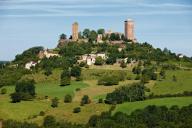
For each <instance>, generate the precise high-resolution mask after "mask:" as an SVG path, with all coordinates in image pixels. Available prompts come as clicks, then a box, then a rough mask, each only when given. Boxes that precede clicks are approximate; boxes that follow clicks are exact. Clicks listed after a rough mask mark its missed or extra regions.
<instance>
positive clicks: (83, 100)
mask: <svg viewBox="0 0 192 128" xmlns="http://www.w3.org/2000/svg"><path fill="white" fill-rule="evenodd" d="M90 102H91V100H90V99H89V96H88V95H84V96H83V97H82V99H81V106H83V105H84V104H89V103H90Z"/></svg>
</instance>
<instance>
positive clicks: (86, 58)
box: [79, 53, 107, 65]
mask: <svg viewBox="0 0 192 128" xmlns="http://www.w3.org/2000/svg"><path fill="white" fill-rule="evenodd" d="M97 57H101V58H102V59H103V60H105V59H106V58H107V57H106V54H105V53H97V54H85V55H82V56H81V59H80V60H79V62H82V61H83V62H86V64H87V65H93V64H95V61H96V58H97Z"/></svg>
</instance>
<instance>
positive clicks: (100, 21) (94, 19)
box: [0, 0, 192, 60]
mask: <svg viewBox="0 0 192 128" xmlns="http://www.w3.org/2000/svg"><path fill="white" fill-rule="evenodd" d="M128 18H131V19H133V20H134V21H135V36H136V38H137V40H138V41H140V42H145V41H147V42H149V43H151V44H152V45H153V46H154V47H160V48H165V47H167V48H168V49H171V50H172V51H174V52H176V53H184V54H186V55H188V56H192V2H191V0H0V60H13V59H14V57H15V55H16V54H19V53H21V52H22V51H23V50H25V49H27V48H30V47H33V46H44V47H45V48H54V47H56V45H57V40H58V37H59V35H60V34H61V33H66V34H67V35H68V36H69V35H70V34H71V24H72V23H73V22H75V21H77V22H78V23H79V25H80V30H83V29H84V28H90V29H98V28H105V29H106V30H109V29H111V30H112V31H115V32H116V31H118V32H123V31H124V28H123V27H124V23H123V22H124V20H125V19H128Z"/></svg>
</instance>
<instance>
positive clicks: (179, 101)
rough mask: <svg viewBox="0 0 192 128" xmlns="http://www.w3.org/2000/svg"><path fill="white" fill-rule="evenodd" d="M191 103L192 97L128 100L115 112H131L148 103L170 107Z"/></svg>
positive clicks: (117, 107) (118, 106)
mask: <svg viewBox="0 0 192 128" xmlns="http://www.w3.org/2000/svg"><path fill="white" fill-rule="evenodd" d="M189 104H192V97H176V98H175V97H174V98H161V99H152V100H146V101H137V102H127V103H123V104H120V105H117V106H116V109H115V110H114V111H113V113H115V112H123V113H127V114H130V113H131V112H132V111H134V110H136V109H142V108H145V107H146V106H148V105H157V106H163V105H166V106H167V107H170V106H172V105H178V106H179V107H181V106H186V105H189Z"/></svg>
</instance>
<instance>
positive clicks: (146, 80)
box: [141, 74, 150, 84]
mask: <svg viewBox="0 0 192 128" xmlns="http://www.w3.org/2000/svg"><path fill="white" fill-rule="evenodd" d="M149 80H150V77H149V76H148V75H145V74H144V75H142V77H141V83H144V84H145V83H148V82H149Z"/></svg>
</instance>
